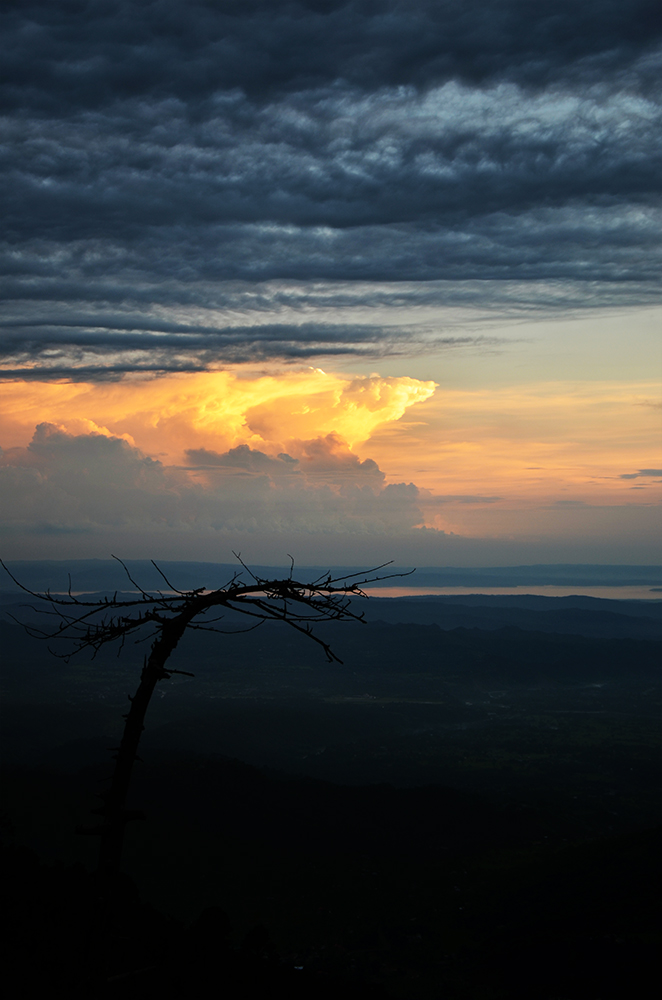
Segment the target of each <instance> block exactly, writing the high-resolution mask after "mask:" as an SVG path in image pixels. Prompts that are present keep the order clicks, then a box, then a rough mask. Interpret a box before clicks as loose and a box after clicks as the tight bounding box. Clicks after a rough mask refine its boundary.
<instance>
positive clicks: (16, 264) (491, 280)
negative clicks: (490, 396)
mask: <svg viewBox="0 0 662 1000" xmlns="http://www.w3.org/2000/svg"><path fill="white" fill-rule="evenodd" d="M0 37H2V43H1V44H2V52H0V59H1V60H2V63H3V65H4V67H5V82H4V84H3V87H2V90H1V91H0V97H1V98H2V103H3V112H4V117H3V123H2V128H3V132H4V137H5V146H4V154H3V166H2V169H3V180H2V185H1V186H0V191H1V193H2V195H1V196H2V201H3V204H2V212H3V219H4V223H5V225H4V233H5V239H4V242H3V244H2V247H0V252H1V253H2V271H3V274H4V278H3V283H2V286H1V288H0V292H1V293H2V295H3V297H4V299H5V303H6V307H5V318H4V320H3V323H2V326H1V327H0V353H1V354H2V357H3V367H4V369H5V371H6V372H7V373H9V375H10V377H12V375H13V376H16V375H19V374H20V373H21V371H22V370H24V369H25V368H26V367H27V368H29V369H30V372H28V373H26V374H31V375H32V376H33V377H34V376H36V377H40V378H42V377H44V375H48V374H50V375H51V376H62V375H68V376H70V375H72V374H74V375H77V377H86V378H89V377H96V378H102V377H108V376H116V375H118V374H120V373H122V372H126V371H131V370H147V371H163V370H195V369H200V368H204V367H206V366H210V365H212V366H213V365H218V364H225V363H230V362H242V361H247V360H252V361H254V360H256V359H259V360H270V359H286V360H294V361H296V360H301V359H308V358H313V357H322V356H325V357H328V356H333V355H338V354H352V353H354V354H359V355H369V356H380V355H384V354H386V353H393V352H402V351H404V350H407V351H410V350H418V349H423V348H424V347H425V346H429V344H430V342H432V341H435V340H437V341H441V342H442V343H443V342H444V340H446V341H447V342H448V343H450V344H453V343H455V342H457V336H458V335H457V334H456V333H453V332H451V333H449V331H448V330H446V331H440V330H439V329H438V328H434V327H429V326H425V324H417V323H415V322H413V323H406V322H403V323H400V324H399V325H397V324H392V325H388V326H385V325H384V323H383V322H381V321H379V322H378V321H376V320H375V319H371V318H370V317H366V316H363V318H362V319H361V321H358V320H357V318H356V310H357V309H363V310H366V309H369V308H370V307H371V306H373V305H374V304H375V303H376V302H377V303H380V304H381V305H388V304H389V303H397V304H398V305H399V306H402V305H403V304H405V305H409V306H410V308H411V309H412V310H413V311H415V309H416V307H417V306H419V305H421V304H429V303H430V302H433V303H435V304H438V305H444V304H446V305H453V306H455V305H465V306H472V307H478V308H487V307H490V308H500V309H503V310H506V311H507V310H512V309H519V310H521V309H530V308H534V307H537V308H539V309H540V308H542V309H554V308H558V307H561V308H564V309H566V308H568V307H579V306H580V305H581V306H583V307H585V306H587V305H588V306H600V305H614V304H625V305H627V304H632V303H633V302H637V303H642V302H643V303H646V302H652V301H655V300H658V299H659V286H658V282H657V279H658V275H659V268H660V256H661V255H660V238H659V233H660V219H659V214H658V206H659V193H660V178H661V177H662V163H661V160H662V156H661V143H660V134H661V132H660V104H659V96H660V88H659V55H660V47H661V43H662V19H660V18H659V13H658V11H657V4H655V3H653V2H648V0H639V2H637V0H633V2H631V3H628V4H623V3H622V0H588V2H585V3H582V4H578V3H576V2H575V0H572V2H570V0H555V2H554V3H548V2H539V3H536V4H535V5H533V4H530V3H528V2H524V0H501V2H496V0H493V2H490V3H486V2H485V0H482V2H478V0H474V2H471V0H462V2H459V0H458V2H452V3H451V2H448V3H444V2H434V3H427V2H415V0H408V2H407V3H399V2H378V0H371V2H368V0H366V2H351V0H350V2H347V3H336V2H325V0H320V2H309V3H295V2H287V3H280V2H277V0H269V2H263V3H257V2H250V0H241V2H239V0H237V2H225V3H223V2H220V3H219V2H214V3H211V2H210V3H201V2H197V3H187V4H183V3H179V2H177V3H176V2H173V0H162V2H154V3H130V2H124V3H122V2H118V0H115V2H113V0H104V2H101V0H98V2H95V0H92V2H85V3H83V2H80V3H78V2H74V0H72V2H67V3H64V2H58V0H49V2H43V3H30V2H29V0H22V2H21V3H11V2H7V3H5V4H4V15H3V25H2V32H1V36H0ZM380 315H381V313H380ZM461 339H462V338H461ZM463 342H467V343H476V344H477V345H478V346H480V344H481V342H482V341H481V339H480V337H479V338H474V339H473V340H472V338H471V337H469V338H465V339H464V340H463Z"/></svg>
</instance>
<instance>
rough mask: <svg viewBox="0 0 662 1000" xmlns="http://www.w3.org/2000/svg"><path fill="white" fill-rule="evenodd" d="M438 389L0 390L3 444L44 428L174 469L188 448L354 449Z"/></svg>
mask: <svg viewBox="0 0 662 1000" xmlns="http://www.w3.org/2000/svg"><path fill="white" fill-rule="evenodd" d="M434 390H435V383H434V382H421V381H419V380H417V379H411V378H380V377H379V376H372V377H365V378H354V379H352V378H347V377H343V376H339V375H334V374H327V373H325V372H323V371H321V370H320V369H309V370H307V371H300V372H288V373H286V374H283V375H279V374H275V375H266V376H262V377H258V378H255V377H245V376H244V375H243V373H242V372H241V371H237V370H235V371H231V372H230V371H225V372H212V373H203V374H187V375H171V376H167V377H163V378H158V379H125V380H123V381H121V382H114V383H100V384H98V383H97V384H90V383H80V384H73V383H27V382H10V383H5V384H4V385H3V387H2V397H1V401H0V444H1V445H2V446H3V447H5V448H8V447H16V446H21V447H24V446H26V445H27V444H28V442H29V441H30V439H31V438H32V434H33V432H34V428H35V426H36V425H37V424H40V423H44V422H47V423H51V424H54V425H55V426H56V427H58V428H60V429H61V430H63V431H66V432H67V433H71V434H81V433H88V434H89V433H97V434H103V435H109V434H111V435H114V436H117V437H123V438H124V439H125V440H127V441H128V442H129V443H131V444H135V445H136V447H138V448H140V449H141V450H142V451H144V452H145V453H147V454H150V455H159V456H161V457H165V458H166V459H167V460H168V461H170V462H178V461H182V460H183V456H184V453H185V452H186V450H188V449H192V448H193V449H195V448H208V449H211V450H215V451H219V450H225V449H227V448H231V447H236V446H237V445H239V444H248V445H250V446H251V447H254V448H255V447H257V448H261V449H263V450H267V451H269V452H272V451H276V452H277V451H283V450H288V449H289V447H290V445H291V446H292V448H293V449H294V450H296V447H297V446H296V442H297V441H304V440H311V439H315V438H318V437H326V436H327V435H329V434H335V435H337V436H339V437H340V438H342V439H343V440H344V441H346V442H347V444H348V445H349V446H350V447H352V446H354V445H356V444H358V443H359V442H361V441H365V440H366V439H367V438H369V437H370V435H371V434H372V433H373V431H374V430H375V429H376V428H377V427H379V426H380V425H381V424H384V423H387V422H389V421H393V420H397V419H399V418H400V417H401V416H402V415H403V414H404V413H405V411H406V409H407V408H408V407H409V406H411V405H412V404H413V403H417V402H421V401H423V400H425V399H428V398H429V397H430V396H431V395H432V394H433V392H434Z"/></svg>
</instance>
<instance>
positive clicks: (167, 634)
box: [0, 553, 413, 877]
mask: <svg viewBox="0 0 662 1000" xmlns="http://www.w3.org/2000/svg"><path fill="white" fill-rule="evenodd" d="M233 554H234V555H235V556H236V558H237V560H238V562H239V563H240V565H241V570H239V571H238V572H237V573H235V574H234V575H233V577H232V578H231V579H230V580H229V581H228V582H227V583H226V584H225V585H224V586H223V587H220V588H218V589H216V590H208V589H207V588H206V587H198V588H196V589H194V590H179V589H178V588H177V587H175V586H174V585H173V584H172V583H171V582H170V580H168V578H167V577H166V575H165V574H164V573H163V571H162V570H161V569H160V568H159V567H158V566H157V564H156V563H155V562H154V561H153V560H151V562H152V565H153V566H154V568H155V569H156V570H157V572H158V573H159V574H160V576H161V578H162V579H163V581H164V583H165V585H166V587H167V590H158V591H147V590H145V589H144V588H143V587H141V586H140V584H139V583H138V582H137V581H136V580H134V578H133V577H132V575H131V572H130V571H129V569H128V567H127V566H126V564H125V563H124V562H122V560H121V559H117V557H116V556H113V558H114V559H117V562H119V563H120V565H121V566H122V567H123V568H124V571H125V572H126V575H127V578H128V580H129V581H130V583H131V584H132V586H133V587H134V588H135V593H136V596H135V597H129V598H128V599H127V598H125V597H124V595H122V596H118V593H117V592H115V594H114V595H113V597H107V596H106V597H101V598H95V599H91V600H86V599H84V598H83V597H81V596H77V595H75V594H73V593H72V589H71V577H69V590H68V593H67V594H66V595H62V594H52V593H51V592H50V591H49V590H47V591H45V592H44V593H38V592H36V591H32V590H29V589H28V588H27V587H24V586H23V584H21V582H20V581H19V580H17V579H16V577H15V576H14V575H13V574H12V573H11V572H10V570H9V569H8V568H7V566H6V565H5V564H4V562H2V560H0V565H2V566H3V568H4V569H5V570H6V572H7V573H8V574H9V576H10V577H11V579H12V580H13V581H14V583H15V584H16V585H17V586H18V587H19V588H20V589H21V590H22V591H24V592H25V593H27V594H29V595H30V597H32V598H34V599H36V600H38V601H39V602H40V605H41V606H40V607H34V606H31V607H32V609H33V610H34V611H38V612H39V613H41V614H45V615H47V616H52V617H53V618H54V619H55V622H54V625H53V628H51V629H41V628H38V627H37V626H36V625H33V624H26V623H24V622H19V624H21V625H23V627H24V628H25V629H26V630H27V631H28V632H29V633H30V634H31V635H33V636H36V637H39V638H42V639H45V640H48V641H50V642H54V641H56V640H63V641H68V643H69V649H67V650H66V651H65V652H64V653H59V654H58V653H56V654H55V655H59V656H62V657H63V658H64V659H66V660H68V659H69V658H70V657H71V656H73V655H74V654H76V653H80V652H83V651H85V650H92V652H93V655H96V654H97V653H98V651H99V650H100V649H101V647H102V646H105V645H107V644H109V643H113V642H116V641H117V642H119V644H120V648H119V651H118V652H120V651H121V649H122V647H123V645H124V643H125V642H126V640H127V638H128V637H130V636H135V635H136V634H137V633H139V632H141V633H143V634H142V635H141V636H140V637H139V638H138V639H136V641H137V642H142V641H145V640H149V639H151V640H152V644H151V648H150V652H149V654H148V655H147V656H146V657H145V659H144V663H143V668H142V672H141V676H140V683H139V685H138V688H137V690H136V693H135V694H134V695H133V697H132V696H131V695H129V701H130V703H131V704H130V708H129V711H128V713H127V714H126V715H125V716H124V720H125V723H124V731H123V734H122V739H121V742H120V745H119V747H117V748H116V753H115V757H114V760H115V767H114V771H113V775H112V778H111V784H110V787H109V788H108V790H107V791H105V792H104V793H102V795H101V798H102V800H103V806H102V807H101V808H100V809H97V810H95V812H96V813H97V815H99V816H100V817H101V823H100V824H99V825H97V826H95V827H93V828H91V829H84V830H80V831H79V832H81V833H92V834H97V835H99V836H100V837H101V844H100V852H99V872H100V874H101V875H103V876H104V877H110V876H111V875H113V874H114V873H116V872H117V870H118V868H119V863H120V859H121V851H122V843H123V838H124V828H125V825H126V823H127V821H129V820H131V819H139V818H144V817H142V815H141V814H137V813H134V812H132V811H129V810H127V809H126V808H125V803H126V798H127V793H128V788H129V781H130V777H131V772H132V769H133V765H134V762H135V760H136V759H137V751H138V744H139V742H140V738H141V735H142V732H143V730H144V721H145V715H146V712H147V708H148V706H149V703H150V700H151V697H152V694H153V692H154V688H155V686H156V684H157V683H158V682H159V681H162V680H167V679H168V678H170V677H171V675H172V674H175V673H177V674H187V675H188V676H193V674H191V673H189V671H184V670H175V669H174V668H173V667H171V666H169V665H168V659H169V657H170V654H171V653H172V652H173V651H174V649H175V648H176V646H177V644H178V642H179V640H180V639H181V638H182V636H183V635H184V633H185V632H186V631H187V629H197V630H203V631H209V632H218V633H224V632H228V631H230V630H229V629H224V628H219V627H218V622H219V621H222V620H223V615H222V614H221V615H219V616H217V617H214V618H208V617H205V616H206V615H207V613H208V612H210V611H212V610H213V609H220V610H221V611H222V610H223V609H225V610H226V611H234V612H239V613H240V614H241V615H245V616H247V617H248V618H252V619H254V622H253V624H252V625H251V626H250V627H249V628H248V629H245V630H244V631H250V630H251V629H252V628H257V627H258V626H259V625H261V624H263V623H264V622H266V621H275V622H282V623H284V624H286V625H289V626H290V627H291V628H293V629H295V630H296V631H297V632H301V633H302V634H303V635H305V636H307V637H308V638H309V639H312V640H313V641H314V642H316V643H317V644H318V645H319V646H321V648H322V650H323V651H324V653H325V655H326V658H327V660H328V661H329V662H332V661H336V662H337V663H342V661H341V660H340V659H339V657H338V656H336V655H335V653H334V652H333V650H332V649H331V647H330V645H329V644H328V643H327V642H325V641H324V640H323V639H322V638H321V637H320V636H318V635H315V632H314V628H315V626H316V625H320V624H323V623H327V622H341V621H355V622H362V621H363V620H364V616H363V614H357V613H356V612H355V611H354V610H352V606H351V598H352V597H367V595H366V593H365V591H364V590H363V588H364V587H365V586H366V585H367V584H370V583H376V582H377V581H379V580H385V579H392V578H394V577H400V576H406V575H408V574H404V573H387V574H386V575H379V574H380V573H381V571H382V570H384V569H386V567H387V566H390V565H391V563H383V564H382V565H381V566H376V567H375V568H374V569H371V570H368V571H365V572H362V573H354V574H348V575H345V576H340V577H332V576H331V574H330V573H327V574H324V575H322V576H320V577H318V578H317V579H315V580H312V581H309V582H301V581H299V580H296V579H295V578H294V560H293V559H291V557H290V559H291V566H290V572H289V575H288V576H286V577H284V578H282V579H265V578H263V577H260V576H258V575H257V574H255V573H253V572H252V571H251V570H250V569H249V568H248V567H247V566H246V564H245V563H244V562H243V561H242V560H241V557H240V556H239V555H238V554H236V553H233ZM412 572H413V571H412ZM244 573H245V574H247V576H248V577H249V578H250V582H244V580H243V579H242V576H243V574H244ZM14 620H15V621H17V620H18V619H16V618H14ZM145 631H146V634H144V633H145ZM231 631H233V632H236V631H237V630H236V629H234V628H233V629H232V630H231ZM49 648H50V647H49ZM51 652H53V650H51Z"/></svg>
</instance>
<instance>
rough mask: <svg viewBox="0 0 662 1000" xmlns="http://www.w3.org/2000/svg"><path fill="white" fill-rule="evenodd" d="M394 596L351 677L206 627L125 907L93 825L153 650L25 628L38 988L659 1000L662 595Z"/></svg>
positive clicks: (12, 818) (8, 728) (11, 707)
mask: <svg viewBox="0 0 662 1000" xmlns="http://www.w3.org/2000/svg"><path fill="white" fill-rule="evenodd" d="M15 601H16V598H15V597H7V599H6V601H5V605H4V607H5V608H6V609H9V610H11V606H12V603H15ZM14 610H15V609H14ZM365 610H366V611H368V610H369V613H370V614H369V617H370V619H371V621H369V622H368V624H366V625H364V626H359V625H357V626H340V627H338V628H337V629H336V631H335V632H333V633H329V637H330V638H332V640H333V645H334V648H335V649H336V651H337V652H338V654H339V655H340V656H341V657H342V659H343V660H344V664H343V665H342V666H340V665H337V664H336V665H327V664H325V663H324V662H323V660H322V658H321V656H320V654H319V651H318V650H317V649H316V648H314V647H312V645H311V644H310V643H306V642H305V640H303V639H302V640H299V639H298V637H296V636H293V635H292V634H290V633H289V632H284V631H283V630H282V629H280V628H278V627H277V626H263V627H262V628H260V629H258V630H257V631H256V632H253V633H249V634H241V635H240V634H229V635H222V636H212V635H209V634H206V633H193V634H191V635H189V636H187V637H186V640H185V641H184V642H182V644H181V646H180V648H179V649H178V650H177V653H176V656H177V658H178V662H177V664H176V665H177V666H178V667H179V668H180V669H184V670H192V671H193V672H194V673H195V674H196V676H195V678H194V679H188V678H183V677H178V678H173V680H172V681H170V682H167V683H165V684H164V685H163V688H162V691H161V692H159V694H158V695H157V699H156V700H155V703H154V704H153V706H152V707H151V709H150V717H149V719H148V728H147V731H146V733H145V737H144V744H143V748H142V751H141V753H142V757H143V759H144V763H143V764H141V765H140V766H139V768H138V770H137V772H136V776H135V782H134V786H133V792H132V794H133V800H134V801H133V803H132V805H133V806H134V807H136V808H139V809H144V810H145V812H146V814H147V817H148V818H147V821H146V822H141V823H138V822H136V823H134V824H132V826H131V827H130V828H129V835H128V842H127V851H126V865H125V869H126V874H127V882H126V884H125V885H124V886H123V887H122V888H121V891H120V893H119V896H118V900H117V901H116V904H115V906H116V909H115V913H114V916H113V915H111V916H109V915H108V912H106V911H104V913H103V914H101V913H100V911H99V906H98V903H97V901H96V900H97V896H98V893H97V891H96V887H95V884H94V881H93V879H92V877H91V875H90V874H89V873H90V872H91V871H92V869H93V865H94V851H95V847H96V841H95V839H94V838H92V837H83V836H78V835H76V834H74V832H73V831H74V829H75V827H76V825H77V824H81V823H82V824H89V822H90V809H91V808H94V806H95V798H94V794H95V790H96V789H98V788H100V787H103V784H102V782H103V780H104V779H105V777H106V776H107V775H108V773H109V770H110V764H109V753H108V748H109V747H112V746H114V745H116V743H117V739H118V734H119V727H120V724H121V714H122V712H123V711H125V705H126V695H127V693H128V692H130V691H131V690H132V688H133V687H135V683H136V678H137V671H139V668H140V662H141V658H142V655H143V651H144V647H142V646H138V647H137V649H135V648H132V649H128V648H127V649H126V650H125V651H124V653H123V654H122V657H121V658H120V659H117V658H116V657H115V656H114V655H113V654H112V653H109V652H108V651H106V652H104V653H103V655H101V656H100V657H99V658H98V659H97V660H96V661H95V662H94V663H91V662H87V661H80V662H79V663H78V662H77V661H75V660H74V661H72V662H71V663H69V664H68V665H67V664H66V663H64V662H63V661H58V660H54V659H53V658H51V657H50V656H49V655H48V653H47V652H46V650H45V649H44V646H43V644H42V643H39V642H37V641H35V640H30V639H28V638H27V637H26V636H25V633H24V632H23V630H22V629H20V628H19V627H18V626H17V625H15V624H12V623H11V621H10V620H9V619H5V620H3V621H1V622H0V640H1V641H2V649H3V653H4V667H5V669H4V671H3V677H4V679H3V688H4V699H3V700H4V709H3V727H2V739H3V758H4V762H5V764H4V782H3V784H4V799H5V805H4V817H5V819H4V848H3V859H4V867H5V873H4V880H5V884H6V886H7V890H6V891H7V895H8V903H7V912H9V913H11V914H12V915H13V919H12V927H11V931H10V935H9V941H8V943H9V949H8V954H9V961H8V964H7V966H6V975H7V976H9V974H10V973H11V970H12V968H13V970H14V972H17V973H19V978H18V981H19V982H20V984H21V985H20V987H19V990H18V992H16V993H14V995H15V996H25V997H28V996H30V997H31V996H34V995H37V994H39V993H41V992H44V993H47V994H48V995H51V996H52V995H63V996H72V997H78V996H80V997H94V996H99V997H109V998H110V997H133V996H141V997H146V996H147V997H149V996H155V997H156V996H159V997H196V996H205V997H206V996H214V995H216V994H217V993H218V994H219V995H223V994H224V995H226V996H230V997H234V996H236V997H239V996H242V997H243V996H246V995H250V993H251V992H258V993H270V992H274V991H276V990H278V989H281V990H282V991H283V992H285V991H287V992H288V993H289V994H291V995H292V996H295V997H296V996H302V997H303V996H310V997H327V996H329V997H331V996H333V997H337V996H338V995H341V994H346V995H347V996H349V997H351V996H361V997H363V996H365V997H370V996H375V997H387V996H392V997H412V998H418V997H420V998H428V997H429V998H432V997H434V998H442V997H448V998H453V1000H455V998H458V1000H459V998H467V1000H468V998H472V1000H473V998H475V1000H501V998H513V1000H515V998H522V1000H524V998H527V1000H528V998H535V1000H575V998H576V1000H580V998H581V1000H587V998H595V1000H599V998H617V997H618V998H620V997H624V998H625V997H632V996H636V997H638V998H639V997H641V998H645V997H647V996H649V995H650V996H652V995H653V990H654V989H655V983H656V982H657V981H659V973H656V970H655V960H656V955H657V954H658V953H659V944H660V921H659V913H658V911H657V910H656V904H657V900H658V899H659V868H660V857H661V852H660V846H661V845H660V842H659V841H660V836H659V829H660V827H659V823H660V815H659V789H660V767H659V765H660V756H659V706H660V688H659V667H660V637H661V635H662V602H661V603H658V602H607V601H595V600H590V599H583V598H576V599H549V598H510V599H506V598H492V599H491V598H482V599H481V598H477V597H475V598H473V599H466V600H465V601H464V602H462V601H461V600H460V599H455V598H454V599H444V598H434V599H423V598H420V599H408V600H393V601H388V600H372V601H370V602H369V603H368V604H367V605H366V608H365ZM229 624H230V626H231V624H232V623H229ZM104 921H105V923H104ZM210 982H211V984H212V988H211V991H210V986H209V984H210Z"/></svg>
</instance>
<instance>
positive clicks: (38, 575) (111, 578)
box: [0, 559, 662, 592]
mask: <svg viewBox="0 0 662 1000" xmlns="http://www.w3.org/2000/svg"><path fill="white" fill-rule="evenodd" d="M157 562H158V566H159V567H160V568H161V570H162V571H163V572H164V573H165V574H166V576H167V577H168V578H169V579H170V580H171V581H172V583H173V584H174V585H175V586H176V587H179V588H181V589H187V588H190V589H193V588H195V587H200V586H205V587H208V588H210V589H213V588H216V587H222V586H223V585H224V584H225V583H227V582H228V581H229V580H231V579H232V577H233V576H234V575H235V574H236V573H237V572H240V571H242V567H241V566H240V565H239V564H238V563H214V562H189V561H185V560H180V561H174V560H167V559H165V560H157ZM126 565H127V567H128V569H129V570H130V572H131V574H132V576H133V577H134V579H136V581H137V582H138V583H139V584H140V585H141V586H142V587H145V589H154V588H163V587H164V581H163V578H162V577H161V576H159V574H158V572H157V570H156V569H155V568H154V566H153V565H152V563H151V562H150V561H149V560H147V559H127V560H126ZM249 565H250V568H251V569H252V570H253V571H254V572H255V573H256V574H257V575H259V576H263V577H266V578H270V577H271V578H274V577H279V576H284V575H287V574H288V573H289V572H290V567H289V565H282V566H262V565H254V564H251V563H249ZM7 566H8V567H9V569H10V570H11V572H12V573H13V574H14V575H15V576H16V578H17V579H18V580H19V581H20V582H21V583H22V584H23V585H24V586H26V587H28V588H29V589H31V590H46V589H48V588H50V589H51V590H53V591H66V590H67V589H68V587H69V574H71V587H72V590H74V591H88V592H89V591H108V590H110V591H112V590H127V589H129V587H128V580H127V576H126V573H125V572H124V570H123V569H122V567H121V565H120V564H119V563H118V562H116V561H115V560H113V559H72V560H10V561H8V562H7ZM369 568H370V567H368V569H369ZM412 568H413V567H411V566H409V567H406V566H405V567H398V566H389V567H387V568H386V569H384V570H383V574H382V575H384V576H387V575H391V574H400V573H403V574H404V573H411V570H412ZM329 572H330V573H331V575H332V576H333V577H341V576H343V575H349V574H351V573H365V572H366V567H364V566H363V567H362V566H328V565H327V566H304V565H301V566H295V575H296V576H297V577H298V578H299V579H301V580H306V579H310V580H313V579H316V578H318V577H320V576H323V575H326V574H327V573H329ZM244 575H245V571H244ZM393 583H394V581H393V580H383V581H381V583H377V584H373V586H392V585H393ZM406 583H407V585H410V586H413V587H414V586H415V587H523V586H532V587H533V586H536V587H539V586H546V585H554V586H559V587H572V586H577V587H590V586H606V587H628V586H644V587H658V586H659V587H662V566H617V565H584V564H577V565H573V564H564V563H558V564H552V565H534V566H490V567H453V566H450V567H434V566H426V567H423V568H421V569H417V570H416V572H415V573H412V574H411V575H410V576H409V577H408V578H407V580H406ZM16 589H17V588H16V587H15V585H14V584H13V583H12V581H11V579H10V578H9V577H8V576H7V575H6V574H2V576H0V591H5V592H14V591H15V590H16Z"/></svg>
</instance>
